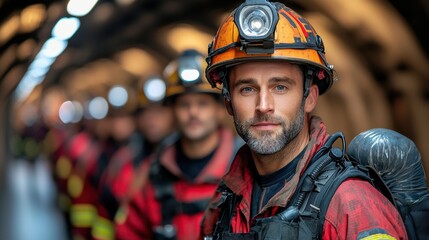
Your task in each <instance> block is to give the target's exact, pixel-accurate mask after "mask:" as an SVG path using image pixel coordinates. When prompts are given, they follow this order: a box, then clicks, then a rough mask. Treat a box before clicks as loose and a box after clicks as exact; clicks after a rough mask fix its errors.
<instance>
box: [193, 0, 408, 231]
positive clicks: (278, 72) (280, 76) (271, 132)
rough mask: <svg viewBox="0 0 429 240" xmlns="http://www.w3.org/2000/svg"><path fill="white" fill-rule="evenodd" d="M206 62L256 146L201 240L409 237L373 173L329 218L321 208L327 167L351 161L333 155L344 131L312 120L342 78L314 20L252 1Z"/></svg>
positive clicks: (342, 189) (222, 194) (242, 155)
mask: <svg viewBox="0 0 429 240" xmlns="http://www.w3.org/2000/svg"><path fill="white" fill-rule="evenodd" d="M207 61H208V67H207V70H206V74H207V78H208V80H209V81H210V83H211V84H212V85H213V86H216V85H218V84H219V85H220V84H222V85H223V93H224V97H225V105H226V107H227V109H228V113H229V114H230V115H232V116H233V117H234V123H235V127H236V130H237V132H238V133H239V135H240V136H242V138H243V139H244V140H245V141H246V143H247V144H246V145H245V146H244V147H242V148H241V149H240V150H239V151H238V153H237V155H236V157H235V159H234V160H233V163H232V165H231V170H230V171H229V172H228V173H227V175H225V177H223V179H222V180H223V182H222V184H220V185H219V190H218V191H217V194H216V195H215V197H214V198H213V201H212V202H211V204H210V207H209V208H208V209H207V211H206V214H205V215H204V221H203V224H202V233H201V236H200V238H201V239H203V238H204V239H406V238H407V236H406V232H405V229H404V225H403V223H402V220H401V217H400V215H399V214H398V212H397V210H396V209H395V207H394V206H393V205H392V203H391V202H389V200H388V199H387V198H385V197H384V196H383V195H382V193H380V192H379V191H378V190H376V188H375V187H374V186H373V185H371V183H370V181H367V180H364V177H362V179H361V178H348V179H347V180H345V181H344V182H342V184H341V185H340V186H339V188H338V189H337V190H336V191H335V194H334V192H332V194H333V197H332V200H331V201H330V202H328V204H329V208H327V212H326V215H323V211H324V208H323V209H322V207H323V206H322V205H317V204H315V205H312V203H314V202H313V201H312V200H315V199H313V198H311V196H315V195H313V193H314V194H316V196H317V197H316V198H319V199H320V198H322V199H323V197H324V196H325V195H322V194H321V195H322V196H320V195H317V192H320V191H322V190H325V189H327V188H322V187H323V185H324V183H325V182H326V181H327V180H328V179H331V178H330V176H332V175H329V171H325V168H324V166H326V165H325V164H324V163H325V162H326V163H327V164H328V163H332V165H328V166H330V167H331V166H332V167H333V168H332V169H330V170H336V169H340V168H341V166H346V165H343V164H346V163H345V161H344V159H345V158H344V153H343V152H342V151H341V150H340V149H338V148H336V149H337V150H338V151H335V150H332V151H331V149H332V143H333V141H335V140H336V139H337V137H338V138H339V137H341V136H342V134H339V133H336V134H335V135H334V134H333V135H332V136H329V135H328V134H327V132H326V126H325V125H324V123H323V122H322V120H321V119H320V118H319V117H316V116H311V115H310V113H311V111H312V110H313V109H314V108H315V107H316V104H317V100H318V96H319V94H320V95H321V94H323V93H325V92H326V91H327V90H328V89H329V88H330V87H331V85H332V83H333V78H334V77H333V66H332V65H329V64H328V63H327V61H326V59H325V52H324V46H323V42H322V39H321V38H320V36H319V35H317V33H316V32H315V30H314V29H313V28H312V26H311V25H310V23H309V22H308V21H307V20H306V19H304V18H303V17H302V16H300V15H299V14H297V13H296V12H294V11H293V10H291V9H290V8H288V7H286V6H285V5H284V4H282V3H278V2H273V3H271V2H269V1H266V0H247V1H245V2H244V3H243V4H241V5H240V6H239V7H238V8H237V9H235V10H234V11H233V12H232V13H231V14H230V15H229V16H228V17H227V19H226V20H225V21H224V22H223V24H222V25H221V26H220V28H219V30H218V32H217V35H216V36H215V38H214V40H213V42H212V44H211V45H210V46H209V56H208V59H207ZM342 137H343V136H342ZM342 139H344V138H342ZM343 144H344V145H345V142H344V140H343ZM344 148H345V147H344ZM344 148H343V149H344ZM334 149H335V148H334ZM343 151H344V150H343ZM334 160H335V161H337V162H335V161H334ZM322 164H323V165H322ZM315 166H317V167H315ZM348 166H350V168H349V169H353V168H354V166H353V165H351V164H348ZM307 169H309V171H310V172H308V171H306V170H307ZM320 170H322V171H320ZM321 172H323V174H322V175H320V174H319V173H321ZM331 172H332V171H331ZM301 176H303V177H302V179H304V180H306V181H304V182H302V181H300V178H301ZM304 176H308V178H307V177H304ZM319 176H321V178H319ZM323 176H325V178H323ZM365 176H366V175H365ZM334 179H335V178H334ZM301 183H302V184H301ZM327 185H328V184H327ZM328 186H329V185H328ZM320 189H322V190H320ZM313 190H315V191H313ZM317 190H319V191H317ZM310 192H311V194H310V195H309V193H310ZM325 193H326V192H325ZM307 196H308V198H307ZM316 200H317V199H316ZM321 209H322V210H321ZM285 210H286V211H285ZM319 211H320V213H319ZM319 214H320V219H321V221H323V223H322V224H319V220H320V219H319ZM322 225H323V229H322Z"/></svg>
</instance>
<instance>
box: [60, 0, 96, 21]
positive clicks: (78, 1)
mask: <svg viewBox="0 0 429 240" xmlns="http://www.w3.org/2000/svg"><path fill="white" fill-rule="evenodd" d="M96 3H97V0H70V1H69V3H68V4H67V12H68V13H69V14H70V15H72V16H76V17H82V16H85V15H86V14H88V13H89V12H90V11H91V10H92V8H93V7H94V6H95V4H96Z"/></svg>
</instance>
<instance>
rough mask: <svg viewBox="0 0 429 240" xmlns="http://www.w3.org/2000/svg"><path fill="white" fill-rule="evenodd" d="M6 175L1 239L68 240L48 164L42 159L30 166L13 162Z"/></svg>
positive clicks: (0, 210)
mask: <svg viewBox="0 0 429 240" xmlns="http://www.w3.org/2000/svg"><path fill="white" fill-rule="evenodd" d="M6 172H7V173H6V174H7V176H6V186H5V189H4V190H3V191H2V193H1V198H0V223H1V226H0V239H10V240H66V239H68V237H67V236H66V234H65V227H64V220H63V219H62V216H61V214H60V212H59V210H58V208H57V207H56V205H55V195H56V191H55V187H54V184H53V182H52V178H51V172H50V169H49V166H48V164H47V163H46V161H45V160H44V159H42V158H39V159H37V160H36V161H35V162H34V163H33V164H30V163H29V162H28V161H26V160H25V159H13V160H11V161H10V162H9V166H8V170H7V171H6Z"/></svg>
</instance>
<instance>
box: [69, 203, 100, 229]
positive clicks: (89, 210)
mask: <svg viewBox="0 0 429 240" xmlns="http://www.w3.org/2000/svg"><path fill="white" fill-rule="evenodd" d="M96 217H97V209H96V208H95V207H94V206H92V205H90V204H75V205H73V206H72V207H71V208H70V221H71V223H72V225H73V226H75V227H92V225H93V224H94V221H95V219H96Z"/></svg>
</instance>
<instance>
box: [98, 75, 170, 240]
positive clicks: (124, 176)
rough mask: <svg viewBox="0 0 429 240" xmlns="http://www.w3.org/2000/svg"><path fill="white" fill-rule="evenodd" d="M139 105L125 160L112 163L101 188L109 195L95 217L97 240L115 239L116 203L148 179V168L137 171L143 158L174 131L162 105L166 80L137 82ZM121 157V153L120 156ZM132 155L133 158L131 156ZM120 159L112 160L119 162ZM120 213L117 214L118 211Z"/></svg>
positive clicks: (118, 203)
mask: <svg viewBox="0 0 429 240" xmlns="http://www.w3.org/2000/svg"><path fill="white" fill-rule="evenodd" d="M136 89H137V90H136V92H137V102H138V106H137V109H136V110H135V112H134V113H133V114H134V120H135V124H136V129H137V131H135V132H134V133H133V134H132V135H131V137H130V139H129V142H128V144H127V148H126V149H128V150H127V152H128V154H130V153H131V154H132V155H131V156H130V155H128V160H127V159H122V160H125V161H123V162H122V164H120V165H118V164H113V162H112V164H111V165H110V166H111V167H114V168H113V169H110V171H109V173H108V174H109V178H110V180H109V181H108V183H109V184H108V185H106V184H105V186H104V187H105V188H106V187H108V189H106V190H104V191H109V192H110V194H108V195H106V193H105V194H104V196H103V201H102V202H101V204H102V205H104V207H100V208H102V209H100V210H99V215H98V218H97V220H96V222H95V224H94V225H93V229H92V237H93V238H94V239H97V240H108V239H114V225H113V220H114V216H116V214H117V210H118V206H120V205H122V204H123V203H124V202H128V200H129V198H130V196H131V195H132V194H133V193H134V192H135V191H136V190H139V189H140V188H141V186H142V185H143V182H144V181H145V179H146V178H147V175H148V173H147V171H146V170H144V171H146V172H144V171H139V170H140V168H142V166H141V165H142V163H143V160H144V159H146V157H147V156H149V155H150V154H152V153H153V152H154V150H155V149H156V148H157V147H158V145H159V143H160V142H161V141H162V140H163V139H164V138H165V137H166V136H168V135H169V134H170V133H171V132H172V131H173V130H174V123H173V116H172V111H171V107H170V106H165V105H163V104H162V100H163V98H164V96H165V90H166V86H165V82H164V81H163V80H162V79H160V78H158V77H151V78H149V79H147V80H146V81H139V82H138V86H137V88H136ZM122 156H124V155H122ZM130 158H132V159H130ZM119 161H120V159H117V160H114V162H116V163H118V162H119ZM118 215H120V213H119V214H118Z"/></svg>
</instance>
